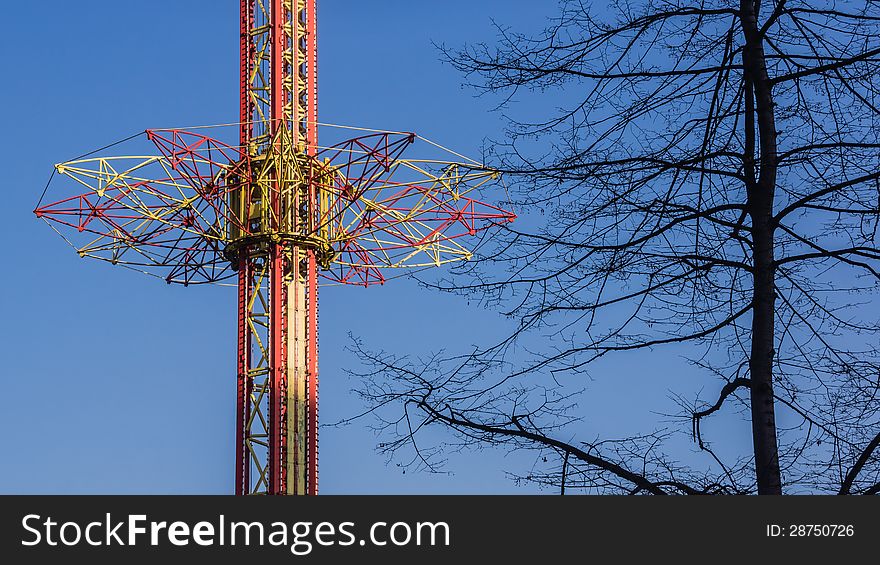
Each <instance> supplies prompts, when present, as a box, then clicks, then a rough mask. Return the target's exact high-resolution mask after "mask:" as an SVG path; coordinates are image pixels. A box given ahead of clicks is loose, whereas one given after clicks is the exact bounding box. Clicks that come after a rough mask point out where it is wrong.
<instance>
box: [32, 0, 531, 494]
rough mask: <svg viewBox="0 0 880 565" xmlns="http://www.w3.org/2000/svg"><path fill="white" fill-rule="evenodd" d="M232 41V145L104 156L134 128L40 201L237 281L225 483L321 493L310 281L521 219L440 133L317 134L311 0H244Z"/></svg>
mask: <svg viewBox="0 0 880 565" xmlns="http://www.w3.org/2000/svg"><path fill="white" fill-rule="evenodd" d="M240 42H241V43H240V45H241V61H240V64H241V67H240V73H241V99H240V119H239V125H238V126H237V127H236V129H237V130H238V131H237V132H235V133H236V134H237V136H238V142H237V144H236V142H235V141H226V142H224V141H220V140H218V139H215V138H211V137H208V136H207V135H205V134H204V133H201V132H194V131H184V130H179V129H164V130H146V131H145V132H144V133H145V136H146V142H144V141H143V140H140V142H139V143H140V145H139V146H138V148H137V153H136V155H132V156H114V155H106V154H104V152H105V151H106V149H109V148H110V147H115V146H116V145H118V144H119V143H122V142H126V143H128V142H129V141H130V140H132V139H134V138H133V137H132V138H129V139H127V140H123V141H122V142H118V143H115V144H112V145H110V146H108V147H105V148H104V149H102V150H98V151H97V152H92V153H90V154H89V155H90V157H89V158H82V159H76V160H73V161H68V162H66V163H60V164H58V165H56V166H55V171H54V173H53V175H52V178H51V179H50V183H49V186H47V191H48V190H49V189H52V190H58V191H61V192H62V193H63V196H62V197H61V199H60V200H57V201H56V202H53V203H51V204H45V205H43V204H42V198H41V199H40V202H38V203H37V208H36V209H35V210H34V213H35V214H36V215H37V217H39V218H42V219H43V220H45V221H46V222H47V223H48V224H49V225H50V226H51V227H52V228H53V229H55V230H56V231H57V232H58V233H59V234H60V235H62V237H64V239H65V240H66V241H67V242H68V243H70V244H71V245H72V246H73V247H74V249H76V251H77V253H78V254H79V255H80V256H81V257H92V258H95V259H100V260H102V261H106V262H109V263H111V264H113V265H122V266H125V267H129V268H131V269H135V270H137V271H141V272H144V273H146V274H150V275H156V276H159V277H161V278H162V279H163V280H164V281H165V282H167V283H169V284H171V283H179V284H183V285H185V286H189V285H194V284H200V283H219V282H223V281H229V280H234V281H236V282H237V287H238V293H237V299H238V310H237V312H238V324H237V325H238V341H237V359H238V370H237V385H238V387H237V394H236V418H235V425H236V450H235V492H236V493H237V494H317V492H318V277H319V276H320V277H321V278H322V279H324V280H325V281H329V282H331V283H333V284H349V285H358V286H369V285H371V284H384V283H385V281H386V280H387V279H386V277H385V275H384V274H383V273H385V272H386V271H387V270H389V269H398V268H402V267H415V268H425V267H434V266H440V265H443V264H446V263H450V262H453V261H464V260H468V259H470V258H471V257H472V252H471V251H470V250H469V249H467V248H466V247H465V246H464V245H462V243H460V241H461V240H462V239H463V238H467V237H469V236H473V235H475V234H476V233H477V232H478V231H480V230H484V229H487V228H490V227H492V226H496V225H499V224H503V223H507V222H511V221H513V219H514V218H515V217H516V216H515V215H514V214H512V213H510V212H507V211H505V210H502V209H500V208H497V207H495V206H492V205H490V204H485V203H483V202H480V201H478V200H475V199H473V198H471V197H469V196H468V195H469V194H471V193H472V192H474V191H477V190H480V189H481V187H484V186H486V185H490V184H491V183H493V182H494V181H496V180H497V179H498V178H499V176H498V174H497V173H496V172H495V171H492V170H490V169H486V168H485V167H483V166H482V165H481V164H480V163H477V162H475V161H471V160H468V159H464V158H462V157H461V155H458V154H457V153H453V152H451V151H449V150H445V149H443V148H441V147H440V146H439V145H437V144H435V143H428V144H426V145H428V148H429V150H431V151H432V153H433V154H432V156H431V157H429V158H425V159H409V158H404V153H405V152H406V151H407V150H408V149H409V148H410V147H411V146H412V145H413V144H414V143H415V142H416V141H417V140H419V139H422V138H419V136H417V135H415V134H414V133H405V132H388V131H377V130H360V132H361V134H360V135H359V136H358V137H354V138H351V139H348V140H346V141H342V142H339V143H336V144H334V145H331V146H328V147H319V146H318V128H317V126H318V123H317V82H316V78H317V34H316V0H242V2H241V35H240ZM206 127H210V128H212V131H215V132H218V133H220V134H224V130H223V128H222V126H206ZM325 127H332V126H325ZM198 129H202V128H198ZM354 129H357V128H350V127H346V128H344V129H343V130H338V131H345V132H350V131H352V130H354ZM234 136H235V134H233V135H229V134H228V133H227V134H226V135H225V137H234ZM447 159H449V160H447ZM460 159H462V160H460ZM56 178H57V179H59V181H57V182H56V181H55V180H54V179H56ZM58 184H61V185H62V186H61V187H60V188H59V189H56V188H55V187H57V185H58ZM84 188H85V192H83V189H84ZM45 194H46V193H44V196H45Z"/></svg>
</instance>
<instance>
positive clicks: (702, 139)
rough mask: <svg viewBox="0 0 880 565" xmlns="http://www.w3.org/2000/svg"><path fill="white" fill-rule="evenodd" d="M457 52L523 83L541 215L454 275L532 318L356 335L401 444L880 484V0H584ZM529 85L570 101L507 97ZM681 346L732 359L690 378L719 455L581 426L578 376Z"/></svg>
mask: <svg viewBox="0 0 880 565" xmlns="http://www.w3.org/2000/svg"><path fill="white" fill-rule="evenodd" d="M444 53H445V55H446V56H447V58H448V60H449V61H450V62H451V64H453V65H454V66H455V67H456V68H458V69H459V70H460V71H462V72H463V73H465V75H466V76H467V77H468V78H469V82H470V84H472V85H473V86H474V87H475V88H477V89H479V90H481V91H482V92H483V93H486V94H488V95H490V96H492V95H497V96H500V97H501V98H500V100H501V102H500V107H501V108H502V109H505V115H506V116H507V117H508V118H509V119H510V123H511V127H510V131H509V137H508V139H507V140H506V141H505V142H504V143H499V144H497V145H496V146H495V147H494V149H495V152H494V154H493V158H494V161H495V162H494V163H493V165H496V166H497V167H498V168H499V169H500V170H502V171H503V172H505V173H506V174H507V175H508V178H510V179H512V180H511V185H512V186H513V190H514V193H513V196H512V199H513V200H514V202H513V204H514V205H515V206H516V207H517V209H518V211H520V212H521V215H522V216H523V220H522V221H521V222H519V224H514V225H512V226H511V227H509V228H506V230H505V231H504V232H503V236H502V237H500V238H497V239H496V240H494V241H493V242H491V243H490V244H489V245H488V247H484V248H483V249H482V253H483V257H482V258H481V259H482V260H481V261H477V262H474V263H471V264H469V265H468V266H467V267H465V268H463V269H460V270H459V271H458V272H456V273H455V275H454V276H453V277H451V278H449V279H448V280H444V281H442V282H441V283H439V284H435V286H437V287H439V288H442V289H444V290H448V291H454V292H461V293H464V294H467V295H469V296H472V297H479V299H481V300H483V301H485V302H486V303H487V304H490V305H492V306H493V307H498V308H499V309H501V310H503V311H504V312H505V313H506V314H508V315H510V316H513V317H515V318H516V319H517V320H519V324H518V327H517V329H516V331H514V332H513V333H512V334H511V335H510V336H509V337H507V338H506V339H504V340H502V341H501V342H499V343H494V344H487V345H484V346H482V347H479V348H477V349H476V350H475V351H472V352H469V353H467V354H462V355H444V354H438V355H437V356H436V357H433V358H431V359H422V360H419V359H410V358H408V357H406V356H400V355H396V354H394V353H388V352H384V351H371V350H368V349H367V347H365V346H363V345H362V344H361V343H360V342H356V344H355V349H356V351H357V353H358V354H359V355H360V356H361V358H362V359H363V360H364V362H365V363H366V364H367V369H366V371H365V373H368V374H369V375H370V378H369V379H365V381H364V383H365V384H364V387H363V389H362V390H361V393H362V395H363V396H364V398H365V399H366V400H367V402H368V405H369V408H370V413H372V414H373V415H374V416H375V417H376V418H377V420H376V422H377V426H378V428H379V430H380V431H382V432H383V433H385V434H386V436H385V439H383V443H382V444H381V448H382V449H383V450H385V451H387V452H388V453H392V454H398V455H400V456H403V453H404V452H405V451H406V450H410V453H411V456H412V459H407V460H404V464H411V465H416V466H421V467H423V468H429V469H430V468H433V467H434V466H435V465H436V464H437V462H438V461H439V460H441V459H442V457H443V450H444V449H449V448H450V447H453V446H454V445H455V444H456V442H457V443H458V445H459V446H463V445H469V446H474V445H477V446H501V447H507V448H516V449H518V448H527V449H537V450H538V451H539V458H538V464H537V465H536V467H535V469H534V470H532V471H530V472H528V473H527V474H525V475H519V478H520V479H521V480H527V481H534V482H538V483H541V484H545V485H548V486H552V487H553V488H557V489H560V490H561V491H562V492H565V490H566V489H568V490H573V489H584V490H586V491H589V492H622V493H653V494H671V493H684V494H702V493H705V494H713V493H752V492H757V493H758V494H780V493H782V492H783V491H785V492H839V493H840V494H854V493H865V494H876V493H878V492H880V446H878V444H880V433H878V432H880V400H878V391H880V365H878V358H877V352H876V346H877V337H878V330H880V323H878V309H877V308H876V298H877V290H878V284H880V264H878V261H880V250H878V248H877V226H878V218H880V166H878V165H880V142H878V125H880V110H878V105H880V74H878V71H880V4H878V3H877V2H874V1H860V2H855V1H854V2H842V1H841V2H834V1H824V0H823V1H819V0H815V1H810V0H801V1H798V0H789V1H785V0H778V1H764V2H761V1H758V0H742V1H741V2H739V3H735V2H721V1H715V2H712V1H708V0H707V1H697V2H693V3H689V2H686V1H679V0H667V1H663V0H642V1H638V0H632V1H623V0H619V1H616V2H611V3H609V4H607V5H606V4H603V3H600V4H597V5H595V6H590V5H587V4H585V3H583V2H580V1H577V0H568V1H563V2H562V3H561V6H560V11H559V13H558V14H557V15H556V16H554V18H553V19H552V20H551V25H550V26H549V28H548V29H546V31H545V32H544V33H542V34H539V35H538V36H536V37H531V36H527V35H522V34H517V33H514V32H512V31H510V30H508V29H505V28H501V27H498V40H497V42H496V43H494V44H492V45H487V44H482V45H475V46H471V47H468V48H465V49H464V50H462V51H451V50H446V49H444ZM529 97H532V98H531V99H532V100H533V101H534V100H536V99H537V100H539V101H540V100H541V99H542V98H543V99H546V100H551V99H552V100H553V105H555V106H560V107H559V108H556V109H554V108H551V107H550V104H549V103H548V104H547V105H544V106H541V107H542V108H543V110H544V111H545V115H544V116H543V117H542V118H540V119H533V118H528V117H526V118H523V117H517V116H511V115H510V113H511V112H514V111H515V106H512V105H511V101H514V100H518V99H522V98H526V99H528V98H529ZM536 97H537V98H536ZM538 104H540V102H538ZM535 106H536V104H535V103H533V104H531V105H530V106H527V107H529V108H533V107H535ZM539 211H540V214H539ZM542 214H543V215H542ZM609 326H610V328H611V329H607V330H603V329H602V328H607V327H609ZM536 334H539V335H541V336H542V337H543V338H545V346H544V347H542V348H538V350H537V351H536V350H535V348H534V347H533V348H532V349H531V350H530V353H529V354H524V353H523V352H522V351H521V350H518V349H517V350H516V351H515V349H516V348H515V347H514V346H515V345H516V344H518V343H520V342H522V341H523V340H526V339H531V341H530V343H535V340H534V338H533V337H532V338H530V337H529V336H534V335H536ZM669 347H679V348H681V347H686V348H687V351H688V352H689V353H690V357H691V359H692V362H693V363H694V364H695V365H696V366H698V367H699V368H700V370H702V371H704V372H705V374H706V375H707V377H709V378H711V379H713V381H712V382H717V383H718V385H717V387H718V389H717V390H718V392H717V396H713V399H712V400H710V401H709V402H705V401H702V400H700V399H699V398H696V399H694V398H690V400H687V399H686V397H685V396H682V395H679V396H677V400H678V406H680V407H681V412H680V413H679V414H678V415H679V416H681V417H683V418H686V419H687V420H688V421H689V423H690V425H689V426H681V427H682V428H685V427H686V428H687V433H689V434H691V436H692V438H693V440H694V441H695V442H696V444H697V445H698V446H699V450H700V451H699V452H698V453H702V454H703V456H705V457H706V461H708V463H706V464H703V463H701V462H699V461H696V460H691V459H688V458H684V459H682V458H677V459H676V458H671V457H669V456H668V455H665V454H664V451H663V450H664V445H665V444H666V443H667V440H668V439H669V437H670V436H671V434H674V433H676V429H672V430H670V429H662V428H661V429H654V430H649V431H647V432H646V433H645V434H644V435H640V436H637V437H626V438H623V439H596V440H592V441H587V440H585V439H584V438H572V439H567V440H564V439H563V438H565V437H570V436H566V435H565V430H566V429H569V426H571V425H572V423H573V422H574V421H576V420H577V419H578V413H577V399H576V397H575V396H573V395H572V394H570V393H569V392H562V390H563V388H561V387H558V386H556V385H555V380H556V379H557V378H559V377H560V376H562V375H567V376H572V375H580V374H584V373H587V372H588V371H590V369H591V367H593V366H595V363H596V362H597V361H598V360H599V359H600V358H603V357H607V356H611V355H624V354H626V353H627V352H634V351H637V350H644V349H651V350H661V349H663V348H669ZM621 378H623V377H621ZM670 384H671V382H670ZM565 390H567V389H565ZM737 407H741V408H743V414H744V417H745V419H746V420H747V421H749V422H750V423H751V431H752V446H753V450H752V451H751V452H750V453H742V454H739V455H738V456H734V457H732V458H731V457H729V456H728V457H722V456H720V455H718V454H716V452H715V450H713V448H712V445H713V444H712V442H710V441H709V440H708V438H705V437H704V435H705V434H704V433H703V432H702V431H701V424H702V423H703V422H704V421H705V420H706V419H707V418H710V417H712V416H713V415H715V414H717V413H719V412H721V411H724V410H736V409H737ZM777 411H786V412H787V414H786V417H787V418H788V417H789V416H791V418H789V419H791V420H792V421H796V422H797V424H795V425H792V426H788V427H787V428H786V429H782V428H781V427H780V426H777V419H776V412H777ZM438 425H439V426H446V427H448V428H449V430H450V433H449V434H448V435H449V441H447V442H442V443H434V444H430V445H426V444H425V443H424V441H423V440H422V436H423V433H422V432H423V430H425V429H426V427H428V426H438Z"/></svg>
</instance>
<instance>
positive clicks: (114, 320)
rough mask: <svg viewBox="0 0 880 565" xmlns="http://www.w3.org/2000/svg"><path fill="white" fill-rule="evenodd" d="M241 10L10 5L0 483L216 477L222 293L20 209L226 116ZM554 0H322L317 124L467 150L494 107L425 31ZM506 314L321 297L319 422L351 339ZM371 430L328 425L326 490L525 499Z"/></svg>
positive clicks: (475, 151)
mask: <svg viewBox="0 0 880 565" xmlns="http://www.w3.org/2000/svg"><path fill="white" fill-rule="evenodd" d="M238 7H239V2H237V1H233V0H153V1H150V2H119V1H118V0H85V1H82V2H67V1H64V2H62V1H45V2H39V3H37V2H14V3H11V4H10V6H7V7H6V8H5V21H6V23H7V25H6V26H4V27H5V29H4V32H3V34H0V57H2V71H3V74H2V76H3V77H4V78H3V86H4V88H2V89H0V107H2V108H3V109H4V112H3V116H4V125H3V131H4V132H5V135H4V136H3V138H2V140H0V145H2V147H0V159H2V163H3V169H2V170H3V179H2V180H0V183H2V186H3V189H4V190H3V194H4V195H5V198H6V200H5V205H4V218H3V223H2V230H3V233H2V241H3V242H4V246H5V254H4V269H3V273H4V276H3V277H2V280H0V286H2V288H0V297H2V298H0V300H2V312H3V325H2V330H0V331H2V340H0V355H2V359H3V368H2V369H0V381H2V386H3V392H2V394H0V399H2V403H3V406H2V408H0V426H2V429H3V432H2V434H3V438H4V442H5V445H4V449H3V450H2V451H0V492H6V493H11V492H16V493H92V492H95V493H229V492H231V487H232V463H233V434H234V425H233V407H234V380H235V379H234V361H235V345H234V344H235V323H234V312H235V295H234V292H233V291H232V289H229V288H220V287H198V288H183V287H177V286H166V285H164V284H162V283H161V282H159V281H157V280H155V279H152V278H149V277H145V276H143V275H139V274H137V273H133V272H128V271H126V270H124V269H114V268H113V267H110V266H108V265H106V264H102V263H99V262H89V261H85V260H80V259H79V258H78V257H77V256H76V255H75V254H74V253H73V252H72V251H71V249H70V248H69V247H67V246H66V245H65V244H64V243H63V242H62V241H61V240H60V239H59V238H58V237H57V236H56V235H55V234H54V233H53V232H52V231H51V230H50V229H48V228H47V227H46V226H45V225H44V224H43V223H41V222H39V221H37V220H36V219H34V217H33V215H32V214H31V210H32V209H33V207H34V205H35V203H36V200H37V198H38V196H39V194H40V192H41V191H42V189H43V185H44V184H45V182H46V179H47V177H48V175H49V173H50V171H51V168H52V165H53V164H54V163H56V162H59V161H63V160H65V159H68V158H71V157H73V156H76V155H79V154H81V153H84V152H86V151H88V150H91V149H94V148H97V147H100V146H103V145H105V144H106V143H108V142H112V141H115V140H118V139H120V138H123V137H125V136H128V135H130V134H132V133H134V132H137V131H142V130H144V129H145V128H148V127H184V126H190V125H200V124H212V123H225V122H232V121H235V120H236V119H237V116H238V113H237V112H238V109H237V103H238V90H237V89H238V84H237V77H238V74H237V73H238V69H237V65H238V13H237V12H238ZM552 9H553V3H552V2H550V1H548V2H546V3H544V2H534V1H526V0H477V1H473V0H443V1H442V2H440V1H423V2H421V1H420V2H413V1H404V0H381V1H370V2H365V1H362V0H319V65H320V67H319V88H320V99H319V113H320V118H321V120H322V121H325V122H333V123H340V124H352V125H360V126H365V127H372V128H385V129H394V130H409V131H415V132H417V133H419V134H421V135H424V136H426V137H428V138H429V139H433V140H435V141H438V142H440V143H442V144H444V145H446V146H449V147H452V148H454V149H456V150H458V151H460V152H463V153H465V154H471V155H474V156H479V147H480V144H481V142H482V141H483V139H484V137H487V136H489V137H491V136H498V135H499V132H500V130H501V128H502V126H503V123H502V120H501V117H500V116H499V115H498V114H496V113H491V112H489V109H490V108H491V107H492V102H491V101H490V100H482V99H475V98H474V97H473V95H472V93H471V92H470V91H468V90H464V89H462V88H461V87H460V83H461V77H460V76H459V75H458V74H457V73H456V72H455V71H454V70H452V69H450V68H448V67H446V66H444V65H443V64H441V63H440V62H439V57H438V53H437V52H436V50H435V48H434V47H433V46H432V44H431V42H432V41H435V42H446V43H449V44H452V45H459V44H462V43H463V42H466V41H481V40H487V41H490V40H491V39H492V38H493V37H494V31H493V30H492V28H491V24H490V18H492V17H494V18H496V19H498V20H499V22H501V23H504V24H509V25H511V26H513V27H516V28H519V29H525V30H529V29H535V27H536V26H538V27H539V26H541V25H542V23H543V20H544V18H545V17H546V15H547V13H546V12H544V10H548V11H549V10H552ZM505 324H506V322H505V321H504V320H502V319H501V318H500V317H499V316H498V315H497V314H495V313H493V312H490V311H484V310H480V309H474V308H470V307H469V306H468V305H467V303H466V302H465V301H464V300H463V299H460V298H456V297H451V296H446V295H439V294H436V293H433V292H430V291H426V290H424V289H421V288H419V287H418V286H417V285H416V284H415V283H414V282H412V281H407V280H403V281H396V282H394V283H393V284H389V285H386V286H385V287H382V288H370V289H359V288H332V289H327V290H325V291H324V292H323V293H322V295H321V322H320V332H321V338H320V343H321V347H320V353H321V358H320V372H321V417H322V420H323V421H324V422H330V421H335V420H338V419H340V418H344V417H347V416H351V415H352V414H354V413H357V412H358V411H360V410H361V409H362V408H363V407H362V405H361V404H360V401H359V400H358V399H357V398H356V397H355V396H354V395H353V394H351V392H350V388H351V386H352V385H353V383H351V382H349V381H348V379H347V378H346V377H345V375H344V374H343V372H342V369H343V368H345V367H352V368H357V361H356V359H354V358H353V357H352V355H351V354H349V353H347V352H346V351H345V350H344V347H345V345H346V344H347V343H348V337H347V336H348V332H351V333H353V334H354V335H357V336H361V337H362V338H363V339H364V340H365V341H366V342H367V344H368V345H372V346H375V347H383V348H386V349H392V350H395V351H399V352H407V351H410V352H416V353H418V352H427V351H429V350H432V349H436V348H439V347H447V348H449V349H452V350H455V349H456V348H461V347H466V346H468V345H469V344H471V343H475V342H478V341H480V340H481V339H483V338H484V337H485V336H489V335H492V334H496V333H500V332H501V331H503V330H504V328H505V327H506V326H505ZM627 362H628V363H632V365H627V366H618V367H616V370H618V371H621V372H627V373H631V374H633V375H640V374H646V371H647V372H648V373H650V371H648V370H647V369H646V367H647V366H649V365H648V364H645V363H643V361H640V360H639V359H638V358H630V359H629V360H628V361H627ZM657 363H658V362H657V359H656V358H655V359H654V360H653V361H652V364H651V365H650V366H651V367H654V368H655V369H656V367H657ZM649 376H650V375H649ZM595 386H597V387H604V388H601V392H603V394H606V397H603V398H605V400H603V401H602V402H601V403H596V405H595V406H591V405H590V401H589V399H587V400H586V401H585V402H586V403H585V407H586V409H587V410H588V411H590V418H591V420H592V421H593V422H600V423H603V425H606V426H611V427H614V428H615V429H617V430H619V433H620V434H621V435H622V434H625V433H627V432H629V431H631V430H630V429H629V428H630V427H633V426H637V425H638V424H639V419H638V417H636V418H635V420H633V419H629V420H628V421H627V422H626V425H625V426H624V423H623V421H622V420H620V419H619V418H618V417H617V414H618V413H617V412H615V411H614V410H613V409H611V408H606V406H611V403H609V401H608V400H607V395H611V397H612V399H613V398H615V395H618V396H621V395H622V394H623V392H624V391H623V390H620V392H617V389H619V388H620V387H616V388H615V387H614V386H613V383H611V384H604V385H599V384H597V385H595ZM643 390H644V395H645V397H646V398H650V399H656V398H657V397H658V396H662V395H664V394H665V387H664V386H660V385H659V384H656V383H655V384H654V385H651V386H647V387H646V388H643ZM637 408H638V406H637ZM648 410H649V408H648V404H647V403H646V404H645V412H646V413H647V411H648ZM365 424H366V422H365V423H364V424H362V425H354V426H349V427H345V428H339V429H337V428H330V429H322V432H321V433H322V436H321V475H320V476H321V482H320V485H321V491H322V492H323V493H407V492H420V493H421V492H424V493H446V492H456V493H477V492H489V493H501V492H523V490H522V489H521V488H517V487H515V486H514V485H513V484H512V483H511V482H510V481H509V480H508V479H507V478H506V477H505V474H504V470H505V469H507V468H510V467H511V466H515V465H516V466H520V468H522V467H521V466H522V465H525V468H528V465H529V457H530V456H529V455H513V456H508V457H505V455H504V454H503V453H485V452H484V453H477V454H467V455H465V456H453V457H452V458H451V460H450V464H449V470H450V471H451V472H453V473H452V474H449V475H426V474H419V473H412V472H410V473H407V474H402V473H401V472H400V469H398V468H397V467H396V466H394V465H393V464H392V465H390V466H387V465H386V464H385V460H384V458H383V456H381V455H378V454H376V452H375V450H374V448H375V438H374V437H373V435H372V434H371V432H369V431H368V430H367V429H366V425H365ZM743 431H745V428H744V429H743ZM593 433H595V430H594V432H593Z"/></svg>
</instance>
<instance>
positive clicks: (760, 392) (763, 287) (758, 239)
mask: <svg viewBox="0 0 880 565" xmlns="http://www.w3.org/2000/svg"><path fill="white" fill-rule="evenodd" d="M759 4H760V2H759V1H757V0H742V2H741V4H740V9H741V21H742V27H743V33H744V36H745V46H744V49H743V65H744V75H745V83H746V100H747V104H746V111H747V114H748V115H749V116H748V118H747V119H746V121H745V124H746V130H747V131H746V161H747V163H746V176H747V177H748V178H749V179H750V182H749V185H750V186H749V187H748V208H749V215H750V217H751V220H752V230H753V231H752V240H753V243H754V250H753V253H754V261H753V266H754V273H753V280H754V289H753V302H752V343H751V355H750V357H749V372H750V377H751V411H752V439H753V443H754V452H755V476H756V479H757V485H758V494H782V479H781V476H780V472H779V453H778V447H777V438H776V416H775V413H774V399H773V355H774V341H775V333H774V321H775V319H774V318H775V300H776V291H775V285H774V279H775V264H774V256H773V251H774V230H775V226H774V224H773V200H774V193H775V190H776V152H777V149H776V136H777V134H776V121H775V116H774V107H773V93H772V91H771V84H770V79H769V76H768V74H767V66H766V62H765V58H764V47H763V38H762V37H761V33H760V31H759V29H758V6H759ZM749 102H751V103H749ZM755 117H756V118H757V134H758V145H759V153H760V171H759V172H758V176H757V178H755V163H754V160H755V152H754V149H755V128H754V126H755ZM749 139H751V143H749ZM749 169H751V171H749Z"/></svg>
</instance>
